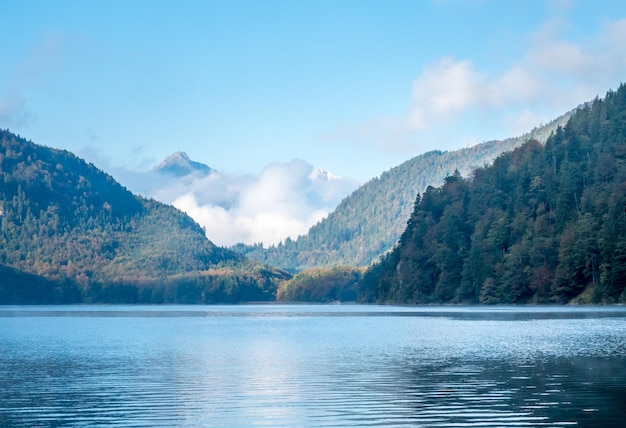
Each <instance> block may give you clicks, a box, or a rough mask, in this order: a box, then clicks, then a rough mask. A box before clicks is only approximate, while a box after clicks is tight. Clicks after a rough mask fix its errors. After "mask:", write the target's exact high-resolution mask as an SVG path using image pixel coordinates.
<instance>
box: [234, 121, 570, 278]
mask: <svg viewBox="0 0 626 428" xmlns="http://www.w3.org/2000/svg"><path fill="white" fill-rule="evenodd" d="M570 115H571V112H569V113H567V114H565V115H563V116H561V117H559V118H558V119H555V120H554V121H552V122H550V123H549V124H547V125H545V126H542V127H539V128H535V129H534V130H533V131H531V132H530V133H528V134H525V135H523V136H521V137H518V138H510V139H507V140H503V141H490V142H486V143H482V144H478V145H476V146H473V147H468V148H465V149H460V150H455V151H450V152H442V151H431V152H428V153H424V154H422V155H420V156H416V157H414V158H413V159H410V160H408V161H406V162H404V163H403V164H401V165H399V166H397V167H395V168H392V169H391V170H389V171H387V172H385V173H383V174H382V175H381V176H380V177H377V178H374V179H372V180H370V181H369V182H367V183H365V184H364V185H362V186H361V187H359V188H358V189H357V190H356V191H354V192H353V193H352V194H351V195H349V196H348V197H346V198H345V199H344V200H343V201H342V202H341V203H340V204H339V206H337V208H336V209H335V210H334V211H333V212H332V213H330V214H329V215H328V217H326V218H325V219H323V220H322V221H320V222H319V223H318V224H316V225H314V226H313V227H311V229H310V230H309V231H308V233H307V234H306V235H304V236H299V237H298V238H297V239H296V240H291V239H287V240H286V241H285V242H284V243H281V244H280V245H277V246H272V247H270V248H268V249H265V248H263V247H262V246H261V245H256V246H245V245H238V246H235V247H233V249H234V250H236V251H239V252H242V253H243V254H246V255H247V256H249V257H251V258H254V259H256V260H259V261H262V262H264V263H267V264H270V265H273V266H278V267H281V268H284V269H288V270H291V271H300V270H303V269H308V268H311V267H323V266H336V265H348V266H367V265H369V264H370V263H371V262H373V261H374V260H376V259H377V258H378V257H379V256H380V255H381V254H383V253H384V252H386V251H388V250H389V249H391V248H392V247H393V245H394V244H395V243H396V242H397V240H398V238H399V237H400V235H401V234H402V231H403V230H404V228H405V226H406V219H407V218H409V216H410V215H411V211H412V209H413V203H414V201H415V198H416V196H417V195H418V193H420V192H423V191H424V190H425V189H426V188H427V187H428V186H438V185H440V184H442V183H443V181H444V179H445V178H446V177H447V176H449V175H451V174H453V173H454V171H455V170H458V171H460V172H461V174H462V175H463V176H467V175H469V174H471V172H472V171H473V170H474V169H476V168H478V167H482V166H484V165H486V164H489V163H491V162H492V161H493V160H494V159H495V158H496V157H497V156H498V155H499V154H501V153H503V152H505V151H509V150H512V149H513V148H515V147H518V146H520V145H521V144H522V143H524V142H525V141H527V140H529V139H531V138H534V139H536V140H539V141H542V142H543V141H545V140H546V139H547V138H548V136H549V135H550V133H551V132H552V131H554V130H555V129H556V128H557V127H558V126H559V125H564V124H565V122H566V121H567V119H568V118H569V117H570Z"/></svg>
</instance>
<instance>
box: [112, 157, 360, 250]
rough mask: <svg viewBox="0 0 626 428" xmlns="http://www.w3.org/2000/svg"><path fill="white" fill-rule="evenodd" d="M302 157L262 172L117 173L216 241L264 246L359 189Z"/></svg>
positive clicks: (301, 230) (305, 226) (300, 229)
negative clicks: (319, 172)
mask: <svg viewBox="0 0 626 428" xmlns="http://www.w3.org/2000/svg"><path fill="white" fill-rule="evenodd" d="M314 170H315V168H314V167H313V166H312V165H311V164H309V163H307V162H305V161H302V160H293V161H291V162H288V163H272V164H270V165H267V166H266V167H265V168H264V169H263V171H261V173H260V174H259V175H258V176H253V175H232V174H226V173H213V174H210V175H209V176H203V177H199V176H187V177H183V178H174V177H164V176H163V175H160V174H156V173H152V172H145V173H129V172H128V171H127V172H125V173H123V172H122V171H119V170H118V171H117V173H116V178H117V177H118V176H119V177H120V181H121V182H122V184H124V185H125V186H127V187H128V188H130V189H131V190H133V191H136V192H138V193H141V194H143V195H144V196H148V197H154V198H155V199H157V200H159V201H162V202H164V203H170V204H172V205H174V206H175V207H177V208H178V209H180V210H182V211H184V212H186V213H187V214H188V215H189V216H191V217H192V218H193V219H194V220H195V221H197V222H198V223H199V224H200V225H201V226H203V227H204V228H205V230H206V235H207V237H208V238H209V239H210V240H211V241H213V242H214V243H216V244H217V245H222V246H230V245H234V244H237V243H240V242H243V243H247V244H254V243H259V242H262V243H263V244H264V245H265V246H269V245H272V244H278V243H279V242H281V241H284V240H285V239H286V238H287V237H290V238H292V239H295V238H297V237H298V235H303V234H305V233H306V232H308V230H309V228H310V227H311V226H313V225H314V224H315V223H317V222H318V221H320V220H321V219H322V218H324V217H325V216H326V215H328V213H329V212H330V211H332V210H333V209H335V207H336V206H337V205H338V204H339V202H340V201H341V199H343V198H344V197H346V196H347V195H348V194H349V193H350V192H352V191H353V190H354V189H356V188H357V186H358V185H359V183H357V182H356V181H355V180H350V179H345V178H344V179H342V178H338V177H336V178H335V179H330V180H324V179H320V178H317V179H316V175H315V174H312V173H313V171H314Z"/></svg>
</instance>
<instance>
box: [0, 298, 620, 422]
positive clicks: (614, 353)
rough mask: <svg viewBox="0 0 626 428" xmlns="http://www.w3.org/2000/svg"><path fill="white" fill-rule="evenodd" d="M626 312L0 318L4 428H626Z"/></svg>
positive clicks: (121, 311) (88, 313)
mask: <svg viewBox="0 0 626 428" xmlns="http://www.w3.org/2000/svg"><path fill="white" fill-rule="evenodd" d="M625 421H626V308H624V307H602V308H589V307H586V308H578V307H576V308H570V307H530V308H528V307H393V306H382V307H381V306H356V305H352V306H345V305H332V306H308V305H293V306H292V305H267V306H256V305H255V306H60V307H58V306H41V307H7V306H4V307H0V426H2V427H5V426H6V427H13V426H15V427H65V426H81V427H84V426H103V425H104V426H124V427H135V426H136V427H150V426H167V427H172V426H192V427H201V426H223V427H236V426H251V425H255V426H282V427H301V426H302V427H321V426H350V427H354V426H385V427H387V426H424V427H462V426H472V427H482V426H485V427H493V426H516V427H517V426H531V427H538V426H550V427H561V426H598V427H609V426H625V425H624V424H625V423H626V422H625Z"/></svg>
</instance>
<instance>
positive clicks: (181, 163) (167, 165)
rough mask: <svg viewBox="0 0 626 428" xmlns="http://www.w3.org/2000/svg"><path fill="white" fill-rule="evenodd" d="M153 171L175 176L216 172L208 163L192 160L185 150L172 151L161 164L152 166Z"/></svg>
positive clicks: (202, 174)
mask: <svg viewBox="0 0 626 428" xmlns="http://www.w3.org/2000/svg"><path fill="white" fill-rule="evenodd" d="M152 171H155V172H159V173H162V174H169V175H173V176H174V177H184V176H187V175H190V174H196V175H200V176H205V175H209V174H211V173H212V172H215V170H214V169H213V168H211V167H209V166H208V165H205V164H203V163H200V162H195V161H192V160H191V159H190V158H189V156H187V153H185V152H175V153H172V154H171V155H169V156H168V157H166V158H165V159H163V161H162V162H161V163H160V164H159V165H157V166H155V167H154V168H152Z"/></svg>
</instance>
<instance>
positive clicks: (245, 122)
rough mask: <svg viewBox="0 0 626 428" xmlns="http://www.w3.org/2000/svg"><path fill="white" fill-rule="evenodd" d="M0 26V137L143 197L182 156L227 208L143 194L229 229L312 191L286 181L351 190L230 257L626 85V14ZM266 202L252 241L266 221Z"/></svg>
mask: <svg viewBox="0 0 626 428" xmlns="http://www.w3.org/2000/svg"><path fill="white" fill-rule="evenodd" d="M0 16H2V17H3V20H2V21H3V23H2V26H0V58H2V67H0V128H4V129H9V130H11V131H13V132H15V133H17V134H19V135H21V136H23V137H25V138H28V139H30V140H33V141H34V142H36V143H39V144H43V145H46V146H50V147H54V148H61V149H67V150H70V151H72V152H74V153H76V154H78V155H79V156H81V157H84V158H85V159H87V160H88V161H91V162H93V163H94V164H96V166H98V167H100V168H102V169H104V170H105V171H107V172H109V173H111V174H112V175H113V176H114V177H115V178H118V179H119V180H120V181H121V182H122V184H125V185H128V187H129V188H131V189H132V190H135V189H139V188H140V187H141V186H139V185H137V184H136V182H133V180H132V177H134V178H135V179H138V180H140V181H141V180H143V179H145V178H142V175H141V174H143V173H145V172H146V171H148V170H149V169H150V168H151V167H153V166H155V165H156V164H158V163H159V162H160V161H161V160H162V159H163V158H165V157H166V156H168V155H169V154H171V153H173V152H175V151H179V150H182V151H185V152H187V154H188V155H189V156H190V157H191V158H192V159H193V160H195V161H198V162H202V163H205V164H207V165H209V166H210V167H212V168H214V169H216V170H217V171H219V172H220V173H221V174H222V175H221V176H220V177H221V178H220V180H222V181H221V184H220V186H222V187H221V188H223V189H229V188H230V189H233V188H238V187H237V185H239V186H240V187H239V189H241V191H240V192H239V193H237V194H236V195H235V196H233V197H232V198H231V204H230V205H229V206H228V207H224V206H223V204H222V205H220V202H216V200H217V199H219V198H216V199H210V198H207V197H206V193H207V192H206V191H200V190H198V189H199V188H200V187H199V186H200V185H204V184H206V185H210V184H211V183H204V182H197V181H196V182H193V183H191V182H189V180H188V183H187V187H185V186H182V187H181V185H173V184H171V183H170V184H168V185H167V186H166V187H165V188H156V187H155V186H156V184H158V183H157V181H158V180H157V181H155V183H152V184H154V186H152V187H150V186H147V187H146V186H144V187H143V192H144V193H146V194H147V195H148V196H153V195H161V199H162V200H163V201H164V202H167V203H173V202H174V201H178V205H177V206H178V207H179V208H181V209H184V210H185V211H187V212H189V213H190V214H191V212H192V211H193V212H195V215H194V218H195V219H196V220H197V221H199V222H200V223H202V222H201V221H200V220H198V219H199V218H200V217H201V216H202V214H200V213H201V212H202V210H203V209H205V211H206V209H207V208H208V209H209V210H210V209H213V208H216V209H217V208H222V209H224V210H225V212H226V215H227V216H228V218H226V220H225V219H224V218H221V220H220V219H219V217H216V216H209V217H206V215H205V217H206V218H205V220H203V221H204V223H205V224H206V223H207V222H216V221H222V222H230V223H233V224H234V223H235V222H236V221H237V220H241V212H239V211H238V212H237V213H235V209H240V208H241V206H242V205H246V203H245V202H244V200H243V199H245V198H244V197H243V196H241V194H242V192H243V193H245V192H247V191H248V190H250V189H255V191H257V192H260V191H261V190H263V191H264V192H265V193H263V194H262V195H263V196H265V197H267V198H270V199H271V198H272V197H274V202H276V203H277V205H281V204H282V203H283V202H284V203H285V204H287V205H289V203H290V202H289V201H288V198H289V197H291V196H294V197H295V195H297V194H298V193H299V192H300V193H301V191H302V188H299V187H297V186H295V185H292V183H290V180H291V178H292V177H296V178H297V177H300V178H302V177H307V176H308V172H310V170H312V169H313V168H315V167H322V168H324V169H326V170H329V171H331V172H332V173H333V174H335V175H336V176H341V177H343V178H344V179H345V180H344V181H342V180H335V182H336V183H335V184H337V185H338V186H339V187H341V189H343V190H342V192H343V194H341V195H340V196H339V193H341V192H339V191H337V192H338V193H337V195H338V196H336V197H335V199H333V200H330V199H328V198H326V200H325V201H323V200H324V197H323V196H322V193H323V192H322V191H321V190H320V192H322V193H320V194H316V195H317V197H316V198H305V199H306V200H308V201H312V200H314V199H317V200H318V202H317V203H314V202H310V204H309V205H306V204H305V205H304V208H303V206H302V205H300V206H299V208H298V210H299V211H304V212H305V213H309V214H310V213H312V212H315V211H316V210H321V211H319V212H318V214H316V215H308V216H307V215H305V214H302V215H301V216H300V217H298V219H297V222H298V224H299V228H298V227H293V228H291V229H289V230H290V231H287V229H281V228H280V226H275V230H273V232H272V233H271V234H266V235H263V234H257V235H255V236H253V235H254V234H253V233H251V234H249V235H250V236H245V237H244V234H241V233H239V234H238V232H237V231H236V230H235V229H236V227H235V226H233V228H235V229H232V231H233V232H232V233H231V236H232V237H231V238H230V239H224V240H220V243H221V244H222V245H229V244H231V243H232V241H233V240H234V239H235V237H236V236H237V237H238V239H239V238H241V237H244V238H241V239H244V240H245V241H247V242H252V241H254V240H262V241H263V242H264V243H268V242H272V243H275V242H277V241H280V239H282V238H279V236H281V235H282V236H292V237H293V235H294V234H298V233H304V232H306V230H307V228H308V227H309V226H310V225H311V222H315V221H317V220H319V218H320V215H322V216H323V215H324V213H327V212H328V211H329V210H331V209H332V206H333V204H336V203H337V199H338V198H339V200H340V198H341V197H343V196H345V195H346V194H347V193H346V192H349V189H348V187H349V186H346V183H351V185H352V188H351V189H353V188H354V186H355V185H358V183H363V182H366V181H367V180H369V179H371V178H374V177H376V176H379V175H380V174H381V173H382V172H384V171H386V170H388V169H390V168H392V167H394V166H397V165H399V164H401V163H402V162H404V161H406V160H408V159H410V158H412V157H414V156H416V155H419V154H421V153H424V152H426V151H429V150H433V149H441V150H453V149H457V148H461V147H467V146H470V145H473V144H477V143H480V142H483V141H488V140H493V139H502V138H507V137H512V136H518V135H521V134H523V133H524V132H527V131H529V130H530V129H532V128H533V127H535V126H538V125H540V124H543V123H547V122H549V121H550V120H552V119H554V118H555V117H557V116H559V115H561V114H562V113H564V112H566V111H568V110H570V109H572V108H574V107H576V106H577V105H579V104H581V103H583V102H585V101H589V100H591V99H593V98H594V97H596V96H600V97H602V96H604V94H606V92H607V91H608V90H609V89H616V88H617V87H618V86H619V85H620V83H622V82H623V81H624V78H625V76H626V43H624V41H625V40H626V2H624V1H622V0H615V1H609V0H606V1H603V0H593V1H592V0H587V1H585V0H578V1H577V0H407V1H404V0H388V1H382V0H378V1H372V0H331V1H326V0H309V1H304V0H303V1H293V0H285V1H275V0H248V1H241V0H224V1H221V0H177V1H165V0H161V1H160V0H133V1H119V0H90V1H67V0H57V1H54V2H51V1H44V0H40V1H32V0H19V1H18V0H0ZM294 165H300V167H302V165H306V169H307V171H308V172H307V174H305V173H304V171H303V170H302V168H300V169H299V168H298V167H294ZM277 170H281V171H282V173H284V174H286V175H283V176H282V178H280V179H276V180H275V181H274V183H275V184H274V186H279V184H282V185H283V187H289V189H284V188H282V189H277V188H276V187H272V186H270V185H267V183H265V184H266V185H261V184H259V183H263V179H264V177H267V176H268V175H270V176H272V173H276V171H277ZM289 171H291V173H292V174H294V175H289V174H290V173H289ZM278 175H279V176H280V174H278ZM272 177H274V176H272ZM124 180H128V181H126V182H125V181H124ZM228 180H230V181H228ZM227 181H228V182H229V183H231V182H232V183H235V184H237V183H238V184H237V185H235V184H233V185H232V186H231V185H230V184H227ZM295 181H297V182H299V183H301V184H302V183H305V182H306V183H305V184H306V186H310V185H311V183H309V182H307V181H306V180H304V181H303V180H300V181H298V180H295ZM242 183H248V184H247V186H248V187H246V186H243V184H242ZM339 183H341V184H339ZM355 183H357V184H355ZM257 185H258V186H257ZM229 186H230V187H229ZM254 186H257V187H254ZM148 187H150V188H148ZM279 187H280V186H279ZM216 188H218V189H219V188H220V187H219V186H217V187H216ZM175 189H177V190H176V191H177V192H178V194H174V193H173V192H174V190H175ZM246 189H247V190H246ZM140 190H141V189H140ZM309 191H310V189H309ZM202 192H204V194H205V195H204V197H199V195H200V193H202ZM305 192H306V191H305ZM324 192H326V193H328V189H326V190H324ZM209 193H211V192H209ZM213 193H215V192H213ZM309 193H310V192H309ZM276 194H283V199H280V200H279V201H276V197H277V196H276ZM231 196H232V195H231ZM194 198H195V199H194ZM222 199H223V198H222ZM320 201H322V202H320ZM258 203H259V205H260V206H259V208H258V210H256V211H255V209H254V208H253V207H249V208H248V210H247V211H246V215H247V216H248V220H250V218H256V219H257V220H254V221H259V223H256V226H254V224H255V223H254V221H253V220H251V221H253V225H252V226H249V229H250V230H254V229H255V227H256V230H261V229H263V227H264V225H265V224H266V223H268V222H270V221H269V220H266V221H265V223H263V221H262V220H259V218H260V217H262V216H261V214H263V215H265V218H266V219H267V216H270V217H271V216H272V215H273V213H272V210H271V209H270V207H267V206H266V207H264V208H262V207H261V205H264V204H261V203H260V202H258ZM175 205H176V204H175ZM295 211H297V210H294V212H295ZM285 213H286V214H285V216H286V217H285V221H281V220H280V217H279V221H278V223H279V224H283V223H287V222H288V221H287V220H289V219H290V217H289V213H288V210H286V211H285ZM204 214H206V212H205V213H204ZM222 214H223V213H222ZM273 220H274V221H275V220H276V218H274V219H273ZM261 223H263V225H262V224H261ZM270 223H271V222H270ZM296 229H297V230H298V232H295V230H296ZM281 230H282V231H281ZM303 231H304V232H303ZM239 232H241V230H239ZM225 234H226V235H228V234H229V233H225ZM207 235H209V233H208V232H207ZM270 236H271V238H270ZM209 237H211V236H210V235H209ZM254 242H257V241H254Z"/></svg>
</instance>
